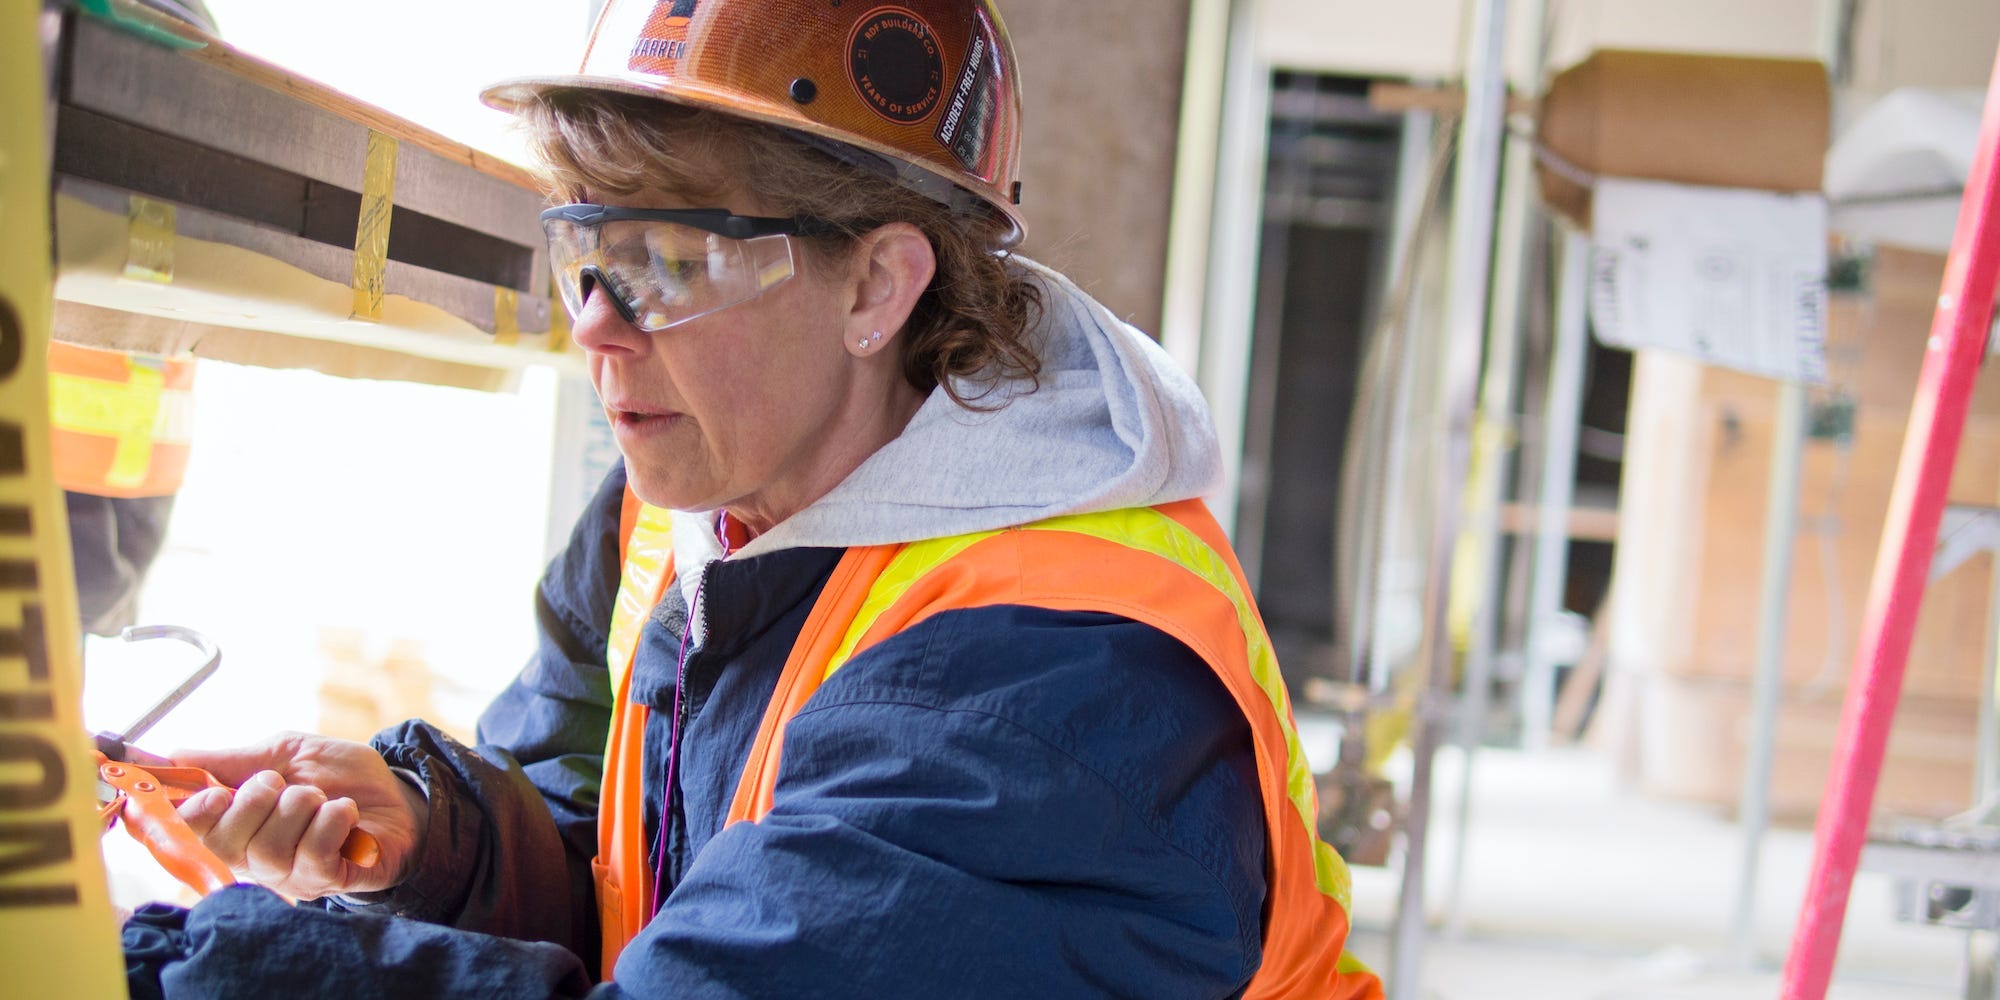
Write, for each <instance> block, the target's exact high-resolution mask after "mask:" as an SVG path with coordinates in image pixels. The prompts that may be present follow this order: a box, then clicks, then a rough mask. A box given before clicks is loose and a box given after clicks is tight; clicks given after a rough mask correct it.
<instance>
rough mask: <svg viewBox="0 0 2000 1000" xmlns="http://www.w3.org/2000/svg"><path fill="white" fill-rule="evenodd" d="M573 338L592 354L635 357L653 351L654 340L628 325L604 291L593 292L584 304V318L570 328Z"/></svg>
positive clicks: (596, 290)
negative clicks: (651, 349) (649, 350)
mask: <svg viewBox="0 0 2000 1000" xmlns="http://www.w3.org/2000/svg"><path fill="white" fill-rule="evenodd" d="M570 338H571V339H573V340H575V341H576V346H578V347H581V348H583V349H584V350H585V351H588V352H590V353H592V354H607V355H636V354H643V353H645V352H646V351H647V350H648V349H650V348H651V347H652V339H651V336H650V335H649V334H647V333H646V331H644V330H641V329H639V328H638V327H636V326H633V325H632V324H630V323H627V322H625V317H624V316H623V315H621V314H620V313H619V312H618V309H617V307H615V306H613V305H612V304H611V295H610V293H608V292H606V291H605V290H604V289H602V288H597V289H592V290H591V293H590V296H589V297H588V298H586V299H584V300H583V314H582V315H580V316H577V317H576V318H575V321H574V322H573V323H572V324H571V327H570Z"/></svg>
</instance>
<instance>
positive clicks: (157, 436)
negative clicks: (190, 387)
mask: <svg viewBox="0 0 2000 1000" xmlns="http://www.w3.org/2000/svg"><path fill="white" fill-rule="evenodd" d="M193 440H194V393H192V392H189V391H187V390H186V389H165V390H162V391H161V392H160V411H159V415H158V416H157V417H155V418H154V419H153V443H154V444H187V443H188V442H190V441H193Z"/></svg>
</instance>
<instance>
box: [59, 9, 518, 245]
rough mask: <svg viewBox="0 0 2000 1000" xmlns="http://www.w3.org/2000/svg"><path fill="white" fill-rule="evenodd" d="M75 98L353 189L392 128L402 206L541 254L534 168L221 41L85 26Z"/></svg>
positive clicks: (72, 80)
mask: <svg viewBox="0 0 2000 1000" xmlns="http://www.w3.org/2000/svg"><path fill="white" fill-rule="evenodd" d="M64 100H65V103H68V104H71V105H74V106H76V107H80V108H84V109H86V110H89V111H94V112H97V113H99V114H103V115H108V116H110V117H113V118H117V119H120V120H123V121H127V122H131V123H133V124H136V125H141V126H144V127H146V128H148V129H152V130H154V131H157V132H162V133H165V134H167V135H171V136H175V137H178V138H181V139H184V140H187V141H189V142H193V143H197V144H199V145H202V146H207V147H210V148H213V149H218V150H222V151H225V152H228V153H231V154H234V155H237V156H242V157H245V158H247V159H251V160H254V161H257V162H259V163H264V164H269V165H271V166H275V167H278V168H280V169H282V170H286V171H289V172H291V173H294V174H297V175H299V176H301V177H305V178H309V179H312V180H315V181H320V182H322V183H325V184H330V185H333V186H336V187H339V188H343V189H345V190H348V191H358V190H360V187H361V167H362V164H363V162H364V161H365V159H366V154H367V143H368V133H369V132H370V131H371V130H373V131H377V132H381V133H383V134H385V135H388V136H391V137H392V138H395V139H396V140H397V141H398V142H399V143H401V144H403V147H404V149H403V151H402V156H401V160H402V161H403V162H399V164H398V171H397V174H398V178H399V183H398V188H397V192H396V203H397V205H399V206H401V207H404V208H409V209H413V210H416V211H418V212H421V213H423V214H425V215H430V216H433V217H435V218H439V219H443V220H446V221H449V222H452V223H455V224H458V225H461V226H465V227H467V228H470V229H474V230H477V231H480V232H486V233H492V234H495V235H500V236H504V237H505V238H506V239H508V240H509V241H511V242H514V243H517V244H519V245H521V246H523V247H528V248H531V249H532V248H534V247H536V246H537V245H538V244H540V242H541V240H542V236H541V230H540V225H539V223H538V221H537V219H536V214H537V211H538V210H539V208H540V207H541V204H542V200H543V199H542V197H541V194H540V192H539V189H538V187H537V185H536V183H535V181H534V178H533V176H532V175H531V174H529V173H528V172H527V171H526V170H523V169H521V168H520V167H516V166H514V165H512V164H506V163H505V162H504V161H501V160H499V159H497V158H495V157H492V156H489V155H487V154H483V153H478V152H476V151H474V150H472V149H470V148H469V147H466V146H463V145H461V144H458V143H453V142H451V141H450V140H447V139H445V138H444V137H442V136H440V135H438V134H437V133H435V132H431V131H429V130H428V129H424V128H422V127H421V126H418V125H415V124H414V123H411V122H408V121H405V120H404V119H401V118H398V117H396V116H394V115H391V114H389V113H388V112H386V111H383V110H382V109H380V108H376V107H374V106H372V105H368V104H364V103H362V102H360V101H357V100H355V99H354V98H351V97H348V96H346V95H344V94H341V93H339V92H338V91H335V90H333V89H332V88H329V87H326V86H325V85H323V84H319V83H316V82H314V81H311V80H308V79H305V78H304V77H299V76H296V75H294V74H290V73H287V72H286V71H284V70H283V69H280V68H278V67H276V66H273V65H271V64H269V63H265V62H262V61H260V60H257V59H254V58H252V57H250V56H247V55H244V54H243V53H240V52H237V51H235V50H234V49H230V48H229V47H228V46H227V45H224V44H222V43H219V42H218V43H213V44H211V45H210V46H208V47H207V48H203V49H196V50H190V51H187V52H174V51H170V50H168V49H164V48H161V47H159V46H157V45H153V44H150V43H148V42H144V41H141V40H139V39H136V38H132V37H129V36H127V35H125V34H123V33H121V32H118V31H116V30H114V29H111V28H108V27H105V26H103V25H99V24H96V23H94V22H91V21H89V20H87V19H85V20H81V21H79V22H78V30H77V31H76V33H75V40H74V43H73V48H72V49H71V58H70V62H69V67H68V80H67V86H66V90H65V94H64Z"/></svg>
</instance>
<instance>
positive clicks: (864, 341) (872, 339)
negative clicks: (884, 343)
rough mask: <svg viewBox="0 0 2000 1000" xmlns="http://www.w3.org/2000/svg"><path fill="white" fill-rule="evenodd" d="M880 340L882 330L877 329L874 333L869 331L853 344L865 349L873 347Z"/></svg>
mask: <svg viewBox="0 0 2000 1000" xmlns="http://www.w3.org/2000/svg"><path fill="white" fill-rule="evenodd" d="M881 340H882V331H880V330H877V331H875V332H874V333H871V334H869V335H868V336H866V337H863V338H861V339H860V340H857V341H855V342H854V346H855V347H857V348H859V349H861V350H864V351H865V350H868V349H870V348H872V347H874V346H875V345H876V344H877V343H879V342H880V341H881Z"/></svg>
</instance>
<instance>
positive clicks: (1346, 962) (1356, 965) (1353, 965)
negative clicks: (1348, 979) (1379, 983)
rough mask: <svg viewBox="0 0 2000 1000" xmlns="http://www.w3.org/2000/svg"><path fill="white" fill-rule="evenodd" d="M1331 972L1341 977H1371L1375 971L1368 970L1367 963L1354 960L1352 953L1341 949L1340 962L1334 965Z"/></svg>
mask: <svg viewBox="0 0 2000 1000" xmlns="http://www.w3.org/2000/svg"><path fill="white" fill-rule="evenodd" d="M1333 971H1335V972H1338V973H1340V974H1341V975H1343V976H1346V975H1363V976H1372V975H1374V974H1375V970H1374V969H1371V968H1369V967H1368V963H1367V962H1364V961H1362V960H1360V959H1358V958H1355V957H1354V953H1353V952H1351V951H1348V950H1346V949H1345V948H1343V949H1341V952H1340V960H1339V961H1337V962H1335V963H1334V965H1333Z"/></svg>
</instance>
